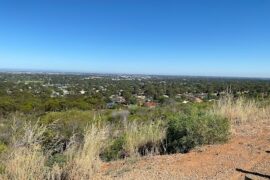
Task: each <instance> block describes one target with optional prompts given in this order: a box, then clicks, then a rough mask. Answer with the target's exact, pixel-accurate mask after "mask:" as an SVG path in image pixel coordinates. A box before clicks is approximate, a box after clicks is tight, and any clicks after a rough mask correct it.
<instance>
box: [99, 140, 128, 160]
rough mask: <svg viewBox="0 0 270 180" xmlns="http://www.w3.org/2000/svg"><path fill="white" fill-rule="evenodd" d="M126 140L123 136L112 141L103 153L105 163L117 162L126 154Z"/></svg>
mask: <svg viewBox="0 0 270 180" xmlns="http://www.w3.org/2000/svg"><path fill="white" fill-rule="evenodd" d="M124 143H125V139H124V137H123V136H120V137H118V138H116V139H114V140H112V141H111V143H110V145H109V146H108V147H107V148H106V149H105V150H104V151H103V152H102V153H101V159H102V160H104V161H112V160H117V159H119V158H121V157H122V153H124V149H123V146H124Z"/></svg>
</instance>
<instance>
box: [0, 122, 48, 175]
mask: <svg viewBox="0 0 270 180" xmlns="http://www.w3.org/2000/svg"><path fill="white" fill-rule="evenodd" d="M45 130H46V127H44V126H39V125H38V123H36V124H34V125H32V124H31V123H25V124H24V125H23V127H22V131H19V130H18V127H17V126H16V122H15V121H14V123H13V126H12V131H13V132H12V144H11V147H10V148H9V154H7V155H6V157H7V158H6V159H5V160H4V162H3V164H4V173H3V174H1V175H0V179H4V180H6V179H12V180H13V179H14V180H17V179H20V180H29V179H31V180H38V179H43V178H44V177H45V176H46V174H47V172H48V168H47V167H46V166H45V163H46V159H47V157H46V156H45V155H44V153H43V151H42V148H41V145H40V143H41V141H42V138H43V133H44V132H45Z"/></svg>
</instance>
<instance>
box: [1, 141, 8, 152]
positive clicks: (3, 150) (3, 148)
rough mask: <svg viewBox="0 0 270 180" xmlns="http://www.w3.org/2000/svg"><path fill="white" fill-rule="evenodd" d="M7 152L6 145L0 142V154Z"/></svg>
mask: <svg viewBox="0 0 270 180" xmlns="http://www.w3.org/2000/svg"><path fill="white" fill-rule="evenodd" d="M6 150H7V145H6V144H4V143H2V142H1V141H0V154H1V153H3V152H5V151H6Z"/></svg>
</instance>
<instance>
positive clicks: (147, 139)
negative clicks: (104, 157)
mask: <svg viewBox="0 0 270 180" xmlns="http://www.w3.org/2000/svg"><path fill="white" fill-rule="evenodd" d="M165 137H166V129H165V128H164V127H163V126H162V124H161V122H157V123H149V124H137V123H135V122H133V123H130V124H128V128H127V131H126V132H125V144H124V149H125V150H126V151H127V152H128V154H129V155H130V156H137V155H138V151H139V148H142V149H141V150H142V151H143V152H142V153H143V154H145V155H146V154H157V153H158V151H159V146H160V144H161V143H162V141H163V140H164V139H165ZM147 145H149V146H150V149H149V147H147ZM143 146H145V147H143Z"/></svg>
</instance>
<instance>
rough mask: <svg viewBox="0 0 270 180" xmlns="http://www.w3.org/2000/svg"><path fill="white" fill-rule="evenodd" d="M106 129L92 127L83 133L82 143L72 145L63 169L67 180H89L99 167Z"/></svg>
mask: <svg viewBox="0 0 270 180" xmlns="http://www.w3.org/2000/svg"><path fill="white" fill-rule="evenodd" d="M107 138H108V127H101V128H97V127H96V126H94V125H92V126H91V127H90V128H88V129H87V130H86V131H85V137H84V143H83V145H82V146H80V147H78V146H77V145H76V143H72V144H71V145H70V147H68V150H67V152H66V155H67V156H68V162H67V164H66V166H65V167H64V168H63V169H64V175H65V176H66V177H67V179H90V178H91V177H92V176H93V175H94V173H95V172H97V171H98V169H99V166H100V162H101V161H100V159H99V154H100V152H101V149H102V148H104V146H105V145H106V141H107Z"/></svg>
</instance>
